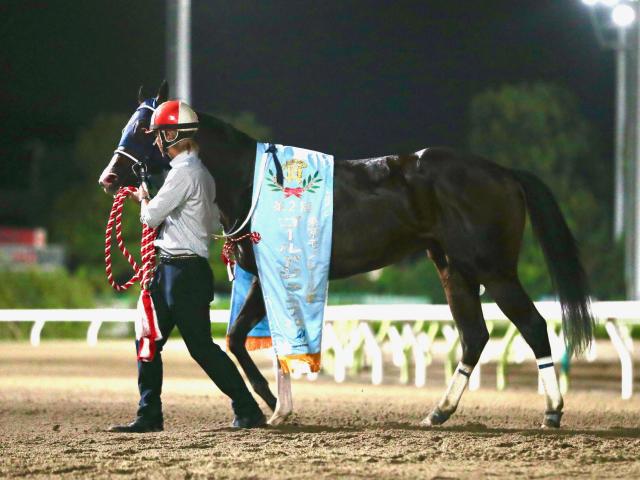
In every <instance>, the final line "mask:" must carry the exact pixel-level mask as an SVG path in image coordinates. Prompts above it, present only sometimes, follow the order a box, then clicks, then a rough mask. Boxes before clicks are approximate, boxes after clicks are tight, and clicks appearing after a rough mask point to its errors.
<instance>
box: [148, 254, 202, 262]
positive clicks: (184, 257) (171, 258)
mask: <svg viewBox="0 0 640 480" xmlns="http://www.w3.org/2000/svg"><path fill="white" fill-rule="evenodd" d="M158 258H159V259H160V263H178V262H183V261H190V260H197V259H199V258H202V259H203V260H204V258H203V257H201V256H200V255H196V254H195V253H185V254H181V255H167V254H166V253H161V254H159V255H158Z"/></svg>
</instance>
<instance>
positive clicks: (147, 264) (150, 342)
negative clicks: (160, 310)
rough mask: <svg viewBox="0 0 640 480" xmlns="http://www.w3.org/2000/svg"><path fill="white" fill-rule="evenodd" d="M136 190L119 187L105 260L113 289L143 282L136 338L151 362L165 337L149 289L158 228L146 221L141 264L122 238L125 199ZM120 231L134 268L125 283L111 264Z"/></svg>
mask: <svg viewBox="0 0 640 480" xmlns="http://www.w3.org/2000/svg"><path fill="white" fill-rule="evenodd" d="M135 191H136V188H135V187H123V188H121V189H120V190H118V193H116V196H115V198H114V199H113V205H112V207H111V213H110V214H109V221H108V222H107V230H106V234H105V244H104V261H105V270H106V272H107V280H108V281H109V284H110V285H111V286H112V287H113V289H114V290H115V291H117V292H123V291H125V290H127V289H128V288H130V287H131V286H132V285H133V284H135V283H136V282H138V281H139V282H140V286H141V287H142V291H141V292H140V300H139V301H138V311H139V312H140V318H139V321H138V322H136V339H137V340H138V360H142V361H143V362H150V361H152V360H153V358H154V356H155V351H156V347H155V342H156V341H157V340H160V339H162V334H161V333H160V328H159V326H158V321H157V317H156V314H155V308H154V307H153V301H152V299H151V292H149V284H150V283H151V279H152V278H153V272H154V270H155V264H156V255H155V246H154V241H155V239H156V236H157V234H158V230H157V229H155V228H151V227H150V226H148V225H145V224H143V225H142V240H141V242H140V262H141V265H138V264H137V263H136V261H135V258H133V255H131V253H129V250H127V247H126V246H125V244H124V240H123V238H122V208H123V207H124V202H125V200H126V199H127V198H128V197H129V196H131V194H133V193H134V192H135ZM114 228H115V231H116V244H117V245H118V249H119V250H120V251H121V252H122V255H123V256H124V258H125V259H126V260H127V262H128V263H129V265H131V268H132V269H133V276H132V277H131V278H130V279H129V280H128V281H127V282H126V283H124V284H119V283H118V282H116V281H115V279H114V278H113V272H112V265H111V245H112V242H113V229H114Z"/></svg>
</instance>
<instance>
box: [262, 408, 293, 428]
mask: <svg viewBox="0 0 640 480" xmlns="http://www.w3.org/2000/svg"><path fill="white" fill-rule="evenodd" d="M290 415H291V412H290V411H289V412H286V413H284V412H275V413H274V414H273V415H272V416H271V418H270V419H269V421H268V422H267V423H268V424H269V425H273V426H276V425H282V424H283V423H284V422H286V421H287V419H288V418H289V416H290Z"/></svg>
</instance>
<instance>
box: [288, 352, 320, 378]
mask: <svg viewBox="0 0 640 480" xmlns="http://www.w3.org/2000/svg"><path fill="white" fill-rule="evenodd" d="M320 357H321V354H320V353H298V354H295V355H285V356H284V357H278V361H279V362H280V368H281V369H282V371H283V372H284V373H290V372H291V370H292V367H293V366H295V364H296V363H297V362H304V363H307V364H309V369H310V370H311V372H312V373H315V372H319V371H320V360H321V358H320Z"/></svg>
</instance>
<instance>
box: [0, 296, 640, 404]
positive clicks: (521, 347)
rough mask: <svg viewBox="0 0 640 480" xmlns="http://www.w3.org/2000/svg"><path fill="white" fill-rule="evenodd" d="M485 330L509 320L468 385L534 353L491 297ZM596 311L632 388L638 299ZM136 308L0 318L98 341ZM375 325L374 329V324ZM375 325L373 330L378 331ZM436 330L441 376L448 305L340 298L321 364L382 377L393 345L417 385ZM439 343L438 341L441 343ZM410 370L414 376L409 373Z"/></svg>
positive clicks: (455, 353)
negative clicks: (79, 330)
mask: <svg viewBox="0 0 640 480" xmlns="http://www.w3.org/2000/svg"><path fill="white" fill-rule="evenodd" d="M536 307H537V308H538V310H539V311H540V313H541V314H542V316H543V317H545V318H546V319H547V323H548V331H549V338H550V340H551V349H552V355H553V357H554V360H555V361H556V362H559V364H560V381H561V387H562V389H563V390H564V391H566V390H567V389H568V387H569V374H568V373H569V364H570V359H569V358H567V355H566V352H565V349H564V342H563V338H562V332H561V328H560V318H561V309H560V305H559V304H558V303H557V302H537V303H536ZM482 310H483V313H484V318H485V320H486V321H487V326H488V328H489V331H491V330H492V329H493V328H494V327H495V326H496V325H499V324H502V325H508V327H507V328H506V332H505V333H504V334H503V335H502V336H501V337H500V338H498V339H497V341H495V338H493V339H492V341H491V342H490V343H489V344H488V345H487V347H486V348H485V350H484V351H483V353H482V356H481V358H480V363H479V364H478V366H477V367H476V368H475V369H474V372H473V374H472V376H471V380H470V383H469V388H470V389H471V390H475V389H477V388H479V386H480V379H481V366H482V365H484V364H487V363H489V362H496V364H497V370H496V372H497V375H496V378H497V385H496V386H497V388H498V389H499V390H502V389H504V388H505V387H506V385H507V376H506V371H507V367H508V365H509V364H510V363H521V362H523V361H524V360H525V359H526V358H527V357H528V356H530V355H531V353H530V352H531V351H530V349H529V347H528V346H527V345H526V343H525V342H524V340H523V339H522V337H521V336H520V335H519V333H518V331H517V329H516V328H515V327H514V326H513V324H511V323H510V322H508V320H507V318H506V317H505V316H504V314H503V313H502V312H501V311H500V309H499V308H498V306H497V305H496V304H493V303H485V304H483V305H482ZM593 313H594V316H595V317H596V319H597V320H598V322H599V323H600V324H602V325H604V327H605V330H606V332H607V334H608V336H609V339H610V340H611V343H612V345H613V347H614V348H615V351H616V353H617V355H618V358H619V360H620V367H621V395H622V398H625V399H628V398H631V396H632V394H633V341H632V339H631V329H632V328H633V326H634V325H638V324H640V301H637V302H636V301H633V302H596V303H594V304H593ZM136 316H137V312H136V310H135V309H113V308H112V309H109V308H105V309H73V310H66V309H41V310H38V309H31V310H20V309H4V310H3V309H0V322H33V326H32V328H31V335H30V339H31V344H32V345H34V346H37V345H39V344H40V336H41V333H42V329H43V328H44V326H45V324H46V323H47V322H88V323H89V327H88V329H87V342H88V343H89V345H96V344H97V342H98V334H99V332H100V328H101V327H102V325H103V324H105V323H108V322H134V321H135V318H136ZM228 317H229V311H228V310H212V311H211V320H212V322H214V323H227V320H228ZM374 323H375V324H376V325H377V329H374V328H373V325H372V324H374ZM376 330H377V331H376ZM438 333H441V334H442V337H443V338H444V349H445V363H444V368H445V377H446V378H447V379H448V377H449V376H450V375H451V374H452V373H453V369H454V368H455V365H456V363H457V359H458V357H459V346H460V341H459V338H458V333H457V331H456V329H455V325H454V323H453V318H452V317H451V312H450V310H449V306H448V305H423V304H419V305H408V304H402V305H341V306H329V307H327V309H326V313H325V331H324V336H323V368H324V369H325V371H327V372H328V373H330V374H332V375H333V377H334V379H335V380H336V381H337V382H342V381H344V380H345V379H346V378H347V376H348V375H354V374H357V373H359V372H361V371H362V370H363V368H364V367H368V368H370V374H371V382H372V383H373V384H380V383H382V381H383V379H384V370H385V369H384V362H383V352H386V351H390V352H391V358H392V362H393V364H394V365H395V366H396V367H399V369H400V381H401V382H402V383H413V384H414V385H415V386H417V387H422V386H424V385H426V383H427V369H428V367H429V365H430V364H431V363H432V360H433V353H434V345H435V344H436V337H437V336H438ZM440 344H442V342H440ZM596 358H597V351H596V346H595V343H594V345H593V347H592V349H591V351H589V352H587V354H586V359H587V361H594V360H595V359H596ZM411 372H413V379H411V378H410V374H411Z"/></svg>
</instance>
